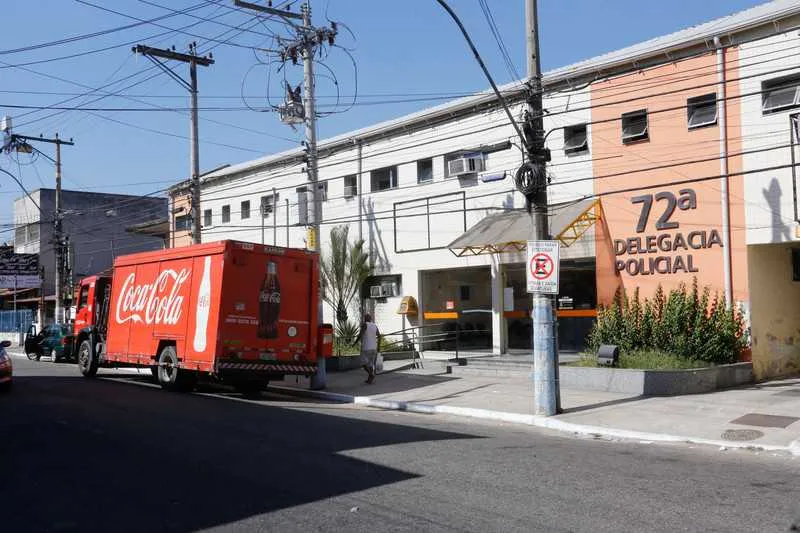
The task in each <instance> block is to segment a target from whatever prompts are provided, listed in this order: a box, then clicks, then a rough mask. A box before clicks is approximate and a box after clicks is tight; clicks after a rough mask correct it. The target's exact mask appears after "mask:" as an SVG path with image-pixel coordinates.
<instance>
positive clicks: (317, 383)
mask: <svg viewBox="0 0 800 533" xmlns="http://www.w3.org/2000/svg"><path fill="white" fill-rule="evenodd" d="M302 13H303V31H304V34H303V39H305V41H306V42H305V50H304V52H303V72H304V76H303V86H304V98H303V99H304V104H305V124H306V150H307V154H308V168H307V171H308V181H309V182H310V183H311V187H310V189H311V191H310V192H311V206H312V207H311V209H310V211H309V219H310V220H309V225H308V226H309V228H308V229H309V239H308V240H309V241H311V242H309V243H308V248H309V249H310V250H311V251H314V252H320V242H319V241H320V239H319V237H320V235H319V224H320V222H321V220H322V195H321V194H320V190H319V176H318V175H317V116H316V115H317V113H316V107H315V102H314V93H315V80H314V42H313V40H312V39H311V35H310V33H311V32H312V30H313V27H312V26H311V5H310V4H309V3H308V2H306V3H305V4H304V5H303V7H302ZM323 312H324V307H323V303H322V297H321V295H320V298H319V301H318V302H317V316H318V320H317V325H318V326H319V324H322V321H323ZM325 379H326V371H325V359H324V358H323V357H318V358H317V372H316V374H314V375H313V376H312V377H311V388H312V389H313V390H320V389H324V388H325Z"/></svg>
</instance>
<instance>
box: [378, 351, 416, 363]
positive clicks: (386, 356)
mask: <svg viewBox="0 0 800 533" xmlns="http://www.w3.org/2000/svg"><path fill="white" fill-rule="evenodd" d="M381 353H383V360H384V361H405V360H406V359H415V358H416V359H418V358H419V354H418V353H416V352H413V351H406V352H381Z"/></svg>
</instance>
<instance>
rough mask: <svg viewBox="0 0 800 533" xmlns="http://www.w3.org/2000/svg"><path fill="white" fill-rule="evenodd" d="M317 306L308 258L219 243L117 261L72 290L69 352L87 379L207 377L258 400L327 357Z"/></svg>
mask: <svg viewBox="0 0 800 533" xmlns="http://www.w3.org/2000/svg"><path fill="white" fill-rule="evenodd" d="M318 298H319V255H318V254H316V253H313V252H309V251H306V250H297V249H291V248H280V247H275V246H264V245H259V244H253V243H247V242H238V241H221V242H216V243H209V244H197V245H193V246H187V247H183V248H171V249H166V250H159V251H155V252H144V253H137V254H130V255H125V256H120V257H118V258H117V259H116V260H115V261H114V267H113V269H112V271H111V273H110V274H101V275H97V276H90V277H88V278H85V279H83V280H81V282H80V286H79V287H78V288H77V290H76V300H75V301H76V302H77V309H76V312H75V322H74V336H73V339H72V343H73V349H74V350H75V351H73V353H77V354H78V357H77V358H78V367H79V369H80V371H81V373H82V374H83V375H84V376H87V377H93V376H94V375H95V374H96V373H97V369H98V368H100V367H146V368H147V367H149V368H150V369H151V371H152V372H153V375H154V376H155V377H156V378H157V379H158V382H159V383H160V384H161V386H162V387H164V388H166V389H172V390H190V389H192V388H193V387H194V385H195V384H196V383H197V380H198V379H199V378H204V377H205V378H210V379H212V380H218V381H222V382H225V383H229V384H232V385H233V386H235V387H236V388H238V389H240V390H242V391H244V392H254V391H257V390H260V389H261V388H263V387H264V386H266V383H268V382H269V381H272V380H279V379H283V377H284V376H286V375H301V376H309V375H312V374H314V372H315V371H316V370H317V361H318V360H319V358H320V357H330V356H331V354H332V345H333V334H332V330H331V326H330V325H321V326H318V303H317V302H318Z"/></svg>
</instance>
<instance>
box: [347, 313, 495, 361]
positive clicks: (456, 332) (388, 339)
mask: <svg viewBox="0 0 800 533" xmlns="http://www.w3.org/2000/svg"><path fill="white" fill-rule="evenodd" d="M432 330H433V331H432ZM484 334H488V335H489V336H491V334H492V330H491V329H479V328H475V327H468V326H467V325H465V324H461V323H458V322H455V321H453V322H450V321H448V322H438V323H434V324H425V325H423V326H409V327H407V328H404V329H400V330H397V331H392V332H390V333H381V339H382V340H381V346H380V351H381V352H382V353H383V354H384V355H385V354H387V353H400V352H411V353H412V354H413V355H412V359H413V361H414V364H415V365H417V364H418V365H419V368H424V360H423V357H424V352H425V349H426V347H427V346H429V345H431V344H435V345H436V350H437V351H450V350H452V351H454V352H455V357H454V358H452V359H450V361H453V362H456V363H458V364H459V365H465V364H466V359H464V358H463V357H461V353H462V352H463V351H464V347H465V346H469V344H470V341H473V340H475V339H477V338H481V337H482V336H483V335H484ZM336 341H338V342H335V345H337V346H342V345H345V346H355V344H356V343H355V339H347V338H342V337H338V336H337V337H336ZM489 348H491V341H490V345H489ZM337 355H340V354H337Z"/></svg>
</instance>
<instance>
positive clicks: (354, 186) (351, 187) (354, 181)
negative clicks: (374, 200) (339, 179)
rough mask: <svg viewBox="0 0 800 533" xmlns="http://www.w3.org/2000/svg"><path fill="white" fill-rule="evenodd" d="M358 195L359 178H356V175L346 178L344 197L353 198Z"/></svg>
mask: <svg viewBox="0 0 800 533" xmlns="http://www.w3.org/2000/svg"><path fill="white" fill-rule="evenodd" d="M357 194H358V176H356V175H355V174H353V175H352V176H345V177H344V197H345V198H353V197H354V196H355V195H357Z"/></svg>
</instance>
